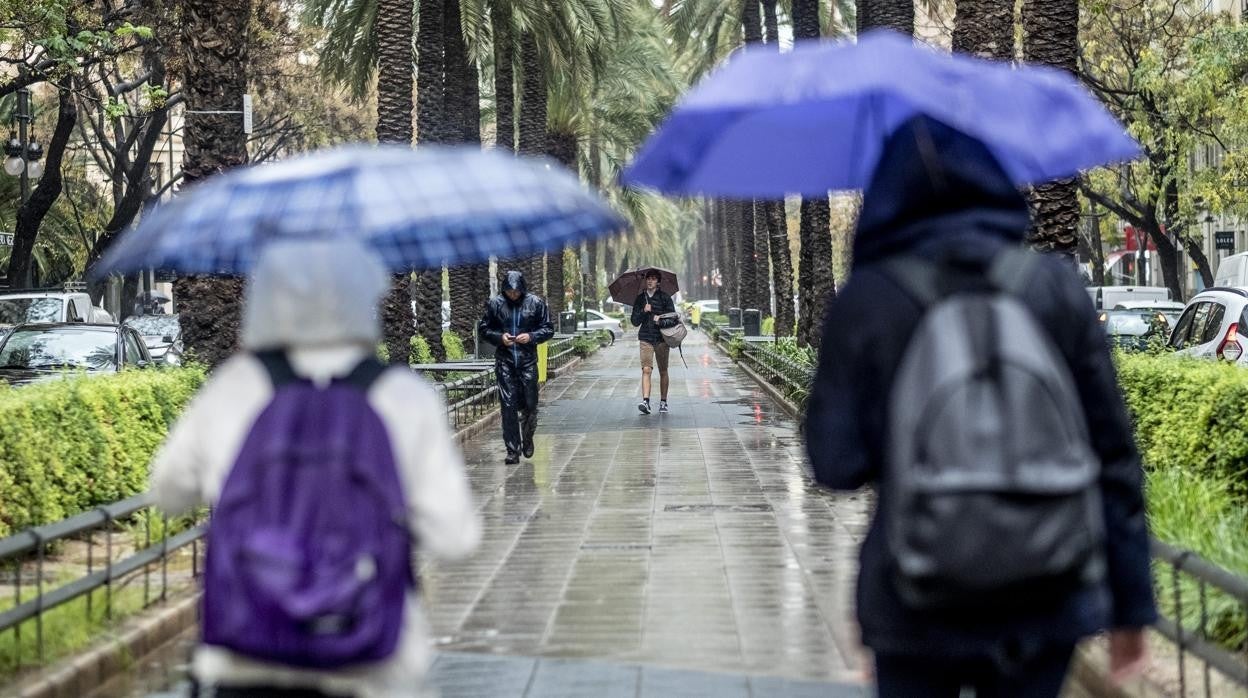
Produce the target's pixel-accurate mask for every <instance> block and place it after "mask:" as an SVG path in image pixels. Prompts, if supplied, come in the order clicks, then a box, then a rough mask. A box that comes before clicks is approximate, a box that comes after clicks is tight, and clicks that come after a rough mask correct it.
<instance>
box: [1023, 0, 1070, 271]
mask: <svg viewBox="0 0 1248 698" xmlns="http://www.w3.org/2000/svg"><path fill="white" fill-rule="evenodd" d="M1023 60H1026V61H1030V62H1033V63H1041V64H1044V65H1050V66H1053V67H1055V68H1060V69H1062V70H1066V71H1069V72H1070V73H1071V74H1072V75H1078V60H1079V2H1078V0H1027V2H1026V3H1025V4H1024V5H1023ZM1029 198H1030V200H1031V213H1032V224H1031V232H1030V235H1029V238H1030V240H1031V244H1032V246H1034V247H1035V248H1036V249H1038V250H1041V251H1043V252H1057V253H1060V254H1064V255H1069V256H1072V257H1073V256H1074V254H1075V252H1076V248H1077V246H1078V239H1079V234H1078V226H1079V194H1078V185H1077V183H1076V181H1075V180H1074V179H1063V180H1058V181H1056V182H1051V183H1048V184H1042V185H1039V186H1037V187H1035V188H1033V189H1032V190H1031V196H1030V197H1029Z"/></svg>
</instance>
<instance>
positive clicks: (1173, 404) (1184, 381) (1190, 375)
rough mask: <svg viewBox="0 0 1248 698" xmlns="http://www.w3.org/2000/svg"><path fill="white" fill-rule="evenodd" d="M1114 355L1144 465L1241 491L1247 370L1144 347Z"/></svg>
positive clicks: (1247, 430) (1246, 486)
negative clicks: (1145, 350) (1148, 350)
mask: <svg viewBox="0 0 1248 698" xmlns="http://www.w3.org/2000/svg"><path fill="white" fill-rule="evenodd" d="M1117 363H1118V381H1119V383H1120V385H1121V386H1122V392H1123V395H1124V396H1125V397H1126V401H1127V406H1128V408H1129V409H1130V411H1131V416H1132V419H1133V420H1134V422H1135V437H1136V441H1137V442H1138V443H1139V446H1140V452H1141V455H1142V456H1143V460H1144V462H1145V463H1146V464H1147V465H1148V467H1150V468H1153V469H1162V468H1183V469H1185V470H1188V471H1190V472H1194V473H1197V474H1201V475H1206V476H1210V477H1215V478H1218V479H1225V480H1226V481H1227V482H1228V483H1230V485H1231V487H1232V488H1233V490H1234V492H1235V494H1237V495H1239V496H1244V497H1248V371H1245V370H1244V369H1242V368H1239V367H1237V366H1233V365H1230V364H1225V363H1222V362H1218V361H1201V360H1196V359H1186V358H1181V357H1176V356H1151V355H1147V354H1120V355H1119V356H1118V357H1117Z"/></svg>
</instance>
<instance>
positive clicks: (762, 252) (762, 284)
mask: <svg viewBox="0 0 1248 698" xmlns="http://www.w3.org/2000/svg"><path fill="white" fill-rule="evenodd" d="M769 203H770V202H767V201H755V202H754V268H755V271H754V297H755V298H756V299H757V300H758V305H756V306H754V307H755V308H758V309H759V310H760V311H761V312H762V314H763V315H762V316H763V317H770V316H772V315H774V313H773V312H772V309H771V306H772V302H771V232H770V229H769V228H768V223H767V221H768V219H769V218H770V217H771V214H770V213H769V212H768V210H767V209H768V204H769Z"/></svg>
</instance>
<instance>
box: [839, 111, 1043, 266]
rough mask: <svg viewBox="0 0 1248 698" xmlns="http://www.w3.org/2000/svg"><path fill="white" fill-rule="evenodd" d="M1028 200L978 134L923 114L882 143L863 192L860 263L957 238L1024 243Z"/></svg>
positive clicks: (857, 262) (856, 259)
mask: <svg viewBox="0 0 1248 698" xmlns="http://www.w3.org/2000/svg"><path fill="white" fill-rule="evenodd" d="M1028 223H1029V212H1028V208H1027V201H1026V200H1025V199H1024V198H1023V196H1022V194H1021V193H1019V190H1018V188H1017V187H1015V186H1014V183H1013V182H1011V181H1010V178H1009V176H1007V175H1006V173H1005V170H1003V169H1002V168H1001V165H1000V164H999V163H998V162H997V159H996V158H995V157H994V156H993V155H992V153H990V152H989V151H988V148H987V147H985V146H984V144H983V143H981V142H980V141H978V140H976V139H974V138H971V137H970V136H967V135H965V134H963V133H961V132H960V131H957V130H954V129H953V128H950V127H949V126H946V125H945V124H943V123H941V122H939V121H936V120H934V119H931V118H928V117H925V116H918V117H915V118H913V119H911V120H909V121H907V122H906V123H904V124H902V125H901V127H900V128H898V129H897V131H895V132H894V133H893V134H892V135H891V136H889V138H888V140H886V141H885V143H884V148H883V151H882V153H881V155H880V161H879V164H878V165H877V166H876V170H875V174H874V175H872V178H871V184H870V185H869V186H868V187H867V190H866V192H865V193H864V195H863V200H862V213H861V215H860V216H859V218H858V232H857V234H856V236H855V238H854V265H855V266H858V265H860V264H870V263H872V262H876V261H879V260H880V259H882V258H884V257H888V256H891V255H895V254H902V253H915V252H921V251H923V250H926V249H933V248H937V247H942V246H946V245H948V244H949V243H950V242H952V241H955V240H967V241H968V242H971V243H972V244H971V245H970V247H975V246H977V244H976V243H982V242H985V241H986V240H985V239H987V241H991V242H995V243H997V244H996V245H993V246H994V247H996V246H999V245H1000V244H1003V243H1004V244H1018V243H1020V242H1022V241H1023V238H1024V237H1025V236H1026V234H1027V226H1028Z"/></svg>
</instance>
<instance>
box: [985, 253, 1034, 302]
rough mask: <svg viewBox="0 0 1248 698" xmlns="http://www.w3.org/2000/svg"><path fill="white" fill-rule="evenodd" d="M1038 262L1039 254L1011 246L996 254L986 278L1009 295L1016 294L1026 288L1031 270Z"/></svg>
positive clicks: (1032, 270)
mask: <svg viewBox="0 0 1248 698" xmlns="http://www.w3.org/2000/svg"><path fill="white" fill-rule="evenodd" d="M1039 262H1040V255H1038V254H1036V253H1035V252H1032V251H1030V250H1028V249H1025V248H1022V247H1012V248H1010V249H1007V250H1006V251H1004V252H1002V253H1001V254H999V255H997V257H996V259H994V260H992V266H990V267H989V268H988V280H989V281H991V282H992V284H993V285H994V286H996V287H997V288H999V289H1001V290H1002V291H1005V292H1006V293H1008V294H1010V295H1018V294H1020V293H1022V292H1023V290H1024V289H1025V288H1027V282H1029V281H1030V280H1031V275H1032V272H1034V271H1035V269H1036V265H1037V264H1038V263H1039Z"/></svg>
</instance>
